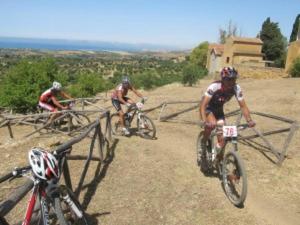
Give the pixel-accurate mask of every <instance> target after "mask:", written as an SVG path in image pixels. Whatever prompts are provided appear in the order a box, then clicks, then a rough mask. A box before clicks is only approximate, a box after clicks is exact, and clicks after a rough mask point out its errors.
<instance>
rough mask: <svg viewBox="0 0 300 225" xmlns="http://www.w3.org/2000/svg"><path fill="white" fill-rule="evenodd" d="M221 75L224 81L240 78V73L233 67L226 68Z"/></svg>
mask: <svg viewBox="0 0 300 225" xmlns="http://www.w3.org/2000/svg"><path fill="white" fill-rule="evenodd" d="M220 75H221V79H222V80H231V79H236V78H237V77H238V72H237V71H236V70H235V69H234V68H233V67H224V68H223V69H222V70H221V73H220Z"/></svg>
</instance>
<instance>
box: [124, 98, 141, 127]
mask: <svg viewBox="0 0 300 225" xmlns="http://www.w3.org/2000/svg"><path fill="white" fill-rule="evenodd" d="M141 103H144V102H143V101H142V102H141ZM128 113H132V115H131V116H130V120H128V122H129V126H130V125H131V123H132V121H133V119H134V117H135V115H137V117H138V119H140V116H141V115H142V113H143V112H142V109H141V108H139V107H137V105H136V104H135V105H134V106H133V107H132V108H129V110H128V111H127V112H126V114H128Z"/></svg>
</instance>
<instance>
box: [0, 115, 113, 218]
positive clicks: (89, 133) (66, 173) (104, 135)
mask: <svg viewBox="0 0 300 225" xmlns="http://www.w3.org/2000/svg"><path fill="white" fill-rule="evenodd" d="M103 119H106V121H105V128H104V129H102V127H101V123H100V120H103ZM87 137H92V138H91V142H90V146H89V150H88V152H87V156H75V155H69V156H67V158H66V160H65V163H64V165H63V171H62V174H63V177H64V181H65V184H66V186H67V187H69V188H70V189H71V190H73V191H74V192H75V195H76V196H77V197H78V196H79V195H80V192H81V191H82V187H83V184H84V179H85V177H86V174H87V171H88V168H89V166H90V162H91V161H92V160H96V161H99V162H101V163H106V162H108V160H107V159H108V157H110V156H109V152H108V151H109V143H110V141H111V140H112V138H111V123H110V112H109V111H106V112H105V113H103V114H102V115H101V116H100V118H99V119H97V120H96V121H94V122H92V123H91V124H89V126H88V128H87V129H86V130H85V131H84V132H83V133H81V134H80V135H78V136H77V137H74V138H72V139H70V140H69V141H67V142H65V143H64V144H62V145H59V146H58V147H57V148H56V149H55V150H54V151H56V152H60V151H64V150H67V149H71V148H72V146H73V145H74V144H76V143H79V142H80V141H82V140H83V139H84V138H87ZM96 140H98V145H97V147H98V153H99V156H98V157H97V156H94V154H95V153H94V149H95V146H96ZM78 158H81V159H82V158H84V159H85V160H86V161H85V164H84V166H83V170H82V172H81V176H80V180H79V183H78V184H77V185H76V188H73V187H74V183H73V182H72V179H71V175H70V170H69V165H68V160H72V159H78ZM32 187H33V182H32V181H27V182H26V183H25V184H24V185H22V186H20V187H18V188H17V189H16V190H14V192H13V193H11V194H10V195H9V196H8V198H6V199H5V200H3V201H2V202H0V221H5V216H6V215H7V214H8V213H9V212H10V211H11V210H12V209H13V208H14V207H15V206H16V205H17V204H18V203H19V202H20V201H21V200H22V199H23V198H24V196H25V195H26V194H27V193H28V192H29V191H30V190H31V189H32Z"/></svg>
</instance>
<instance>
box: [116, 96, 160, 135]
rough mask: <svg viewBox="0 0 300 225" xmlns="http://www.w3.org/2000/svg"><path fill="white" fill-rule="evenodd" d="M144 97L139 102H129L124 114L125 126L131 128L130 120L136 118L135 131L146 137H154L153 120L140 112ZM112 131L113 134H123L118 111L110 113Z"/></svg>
mask: <svg viewBox="0 0 300 225" xmlns="http://www.w3.org/2000/svg"><path fill="white" fill-rule="evenodd" d="M144 103H145V99H142V100H141V101H140V102H137V103H135V104H131V106H130V107H129V108H128V110H127V112H126V113H125V115H124V122H125V127H126V128H127V129H130V128H131V124H132V121H133V120H134V118H136V124H137V133H138V134H139V135H140V136H141V137H142V138H146V139H154V138H155V135H156V128H155V125H154V123H153V121H152V120H151V119H150V118H149V117H148V116H146V115H145V114H144V113H143V112H142V108H143V107H144ZM111 124H112V133H113V134H115V135H123V130H122V125H121V122H120V117H119V113H114V114H112V115H111Z"/></svg>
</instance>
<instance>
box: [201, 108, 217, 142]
mask: <svg viewBox="0 0 300 225" xmlns="http://www.w3.org/2000/svg"><path fill="white" fill-rule="evenodd" d="M205 122H208V123H211V124H216V123H217V119H216V117H215V115H214V114H213V113H212V112H208V113H207V115H206V121H205ZM213 129H214V128H213V127H205V128H204V136H203V139H204V141H207V140H208V138H209V135H210V133H211V131H212V130H213Z"/></svg>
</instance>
